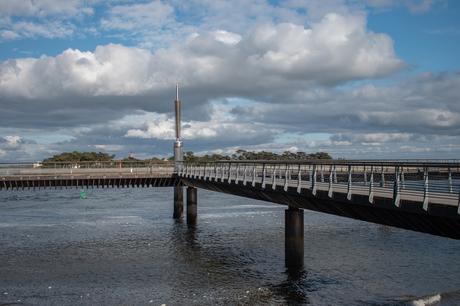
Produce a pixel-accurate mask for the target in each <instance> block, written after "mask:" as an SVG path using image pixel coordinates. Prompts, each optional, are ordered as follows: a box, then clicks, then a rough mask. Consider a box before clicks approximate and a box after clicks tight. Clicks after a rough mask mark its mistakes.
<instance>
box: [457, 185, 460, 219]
mask: <svg viewBox="0 0 460 306" xmlns="http://www.w3.org/2000/svg"><path fill="white" fill-rule="evenodd" d="M457 214H459V215H460V191H459V192H458V209H457Z"/></svg>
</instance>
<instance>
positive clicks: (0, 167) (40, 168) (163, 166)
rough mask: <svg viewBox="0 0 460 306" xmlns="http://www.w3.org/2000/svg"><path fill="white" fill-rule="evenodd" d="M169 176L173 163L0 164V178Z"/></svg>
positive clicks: (171, 173) (172, 171)
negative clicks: (121, 175) (99, 175)
mask: <svg viewBox="0 0 460 306" xmlns="http://www.w3.org/2000/svg"><path fill="white" fill-rule="evenodd" d="M154 173H155V174H165V175H166V174H170V175H173V173H174V163H173V162H169V161H165V162H144V161H116V160H115V161H84V162H45V163H40V162H37V163H0V177H15V176H18V177H19V176H29V177H32V176H46V175H55V176H56V175H80V174H81V175H90V174H91V175H97V174H101V175H102V174H113V175H115V174H123V175H126V174H135V175H141V174H154Z"/></svg>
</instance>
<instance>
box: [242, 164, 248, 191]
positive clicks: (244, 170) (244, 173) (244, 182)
mask: <svg viewBox="0 0 460 306" xmlns="http://www.w3.org/2000/svg"><path fill="white" fill-rule="evenodd" d="M247 172H248V169H247V164H246V163H245V164H244V166H243V185H244V186H246V175H247Z"/></svg>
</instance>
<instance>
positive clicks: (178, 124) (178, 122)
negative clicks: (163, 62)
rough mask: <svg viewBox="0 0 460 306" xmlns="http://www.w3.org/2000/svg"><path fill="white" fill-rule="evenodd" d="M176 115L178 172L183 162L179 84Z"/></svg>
mask: <svg viewBox="0 0 460 306" xmlns="http://www.w3.org/2000/svg"><path fill="white" fill-rule="evenodd" d="M174 107H175V113H176V141H174V166H175V168H176V170H178V167H179V166H180V164H181V163H182V161H183V153H182V140H181V136H180V129H181V101H180V100H179V83H177V84H176V100H174Z"/></svg>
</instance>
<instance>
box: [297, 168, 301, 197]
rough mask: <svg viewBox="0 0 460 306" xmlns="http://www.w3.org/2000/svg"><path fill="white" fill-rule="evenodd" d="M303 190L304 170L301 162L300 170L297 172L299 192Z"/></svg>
mask: <svg viewBox="0 0 460 306" xmlns="http://www.w3.org/2000/svg"><path fill="white" fill-rule="evenodd" d="M301 192H302V170H301V168H300V164H299V170H298V172H297V193H301Z"/></svg>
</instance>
